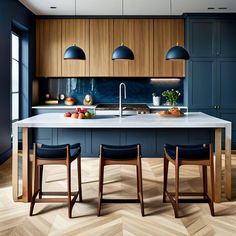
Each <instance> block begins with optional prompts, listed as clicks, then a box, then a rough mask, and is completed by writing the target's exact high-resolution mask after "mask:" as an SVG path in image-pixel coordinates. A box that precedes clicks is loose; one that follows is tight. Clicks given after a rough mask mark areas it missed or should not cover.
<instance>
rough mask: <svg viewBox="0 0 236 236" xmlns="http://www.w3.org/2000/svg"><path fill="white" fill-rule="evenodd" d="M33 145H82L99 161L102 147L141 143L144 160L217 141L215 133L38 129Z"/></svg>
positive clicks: (160, 130)
mask: <svg viewBox="0 0 236 236" xmlns="http://www.w3.org/2000/svg"><path fill="white" fill-rule="evenodd" d="M33 133H34V136H33V142H40V143H47V144H54V145H55V144H65V143H68V144H71V143H75V142H79V143H81V148H82V156H83V157H98V155H99V147H100V144H111V145H128V144H135V143H140V144H141V148H142V154H143V156H144V157H162V156H163V145H164V144H165V143H170V144H199V143H209V142H213V141H214V130H212V129H172V128H170V129H166V128H165V129H148V128H144V129H143V128H140V129H137V128H135V129H106V128H102V129H82V128H78V129H74V128H66V129H51V128H48V129H46V128H45V129H34V132H33Z"/></svg>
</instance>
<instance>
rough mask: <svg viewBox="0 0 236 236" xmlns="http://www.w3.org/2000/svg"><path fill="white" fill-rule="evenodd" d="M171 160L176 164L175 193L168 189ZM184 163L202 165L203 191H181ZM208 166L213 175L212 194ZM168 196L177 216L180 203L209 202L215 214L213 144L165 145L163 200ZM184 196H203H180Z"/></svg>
mask: <svg viewBox="0 0 236 236" xmlns="http://www.w3.org/2000/svg"><path fill="white" fill-rule="evenodd" d="M169 162H171V163H172V164H174V165H175V193H173V192H169V191H168V190H167V179H168V167H169ZM182 165H201V166H202V174H203V192H200V193H197V192H194V193H191V192H179V167H180V166H182ZM207 166H209V167H210V177H211V196H209V194H208V191H207ZM166 196H168V198H169V200H170V202H171V204H172V206H173V208H174V213H175V217H176V218H177V217H179V213H178V212H179V203H190V202H191V203H192V202H194V203H202V202H207V203H208V204H209V207H210V211H211V215H212V216H214V215H215V213H214V205H213V200H214V199H213V196H214V166H213V153H212V144H200V145H170V144H165V145H164V184H163V202H166ZM180 196H181V197H182V196H188V197H189V196H194V197H196V196H197V197H202V198H200V199H199V198H181V199H180V198H179V197H180Z"/></svg>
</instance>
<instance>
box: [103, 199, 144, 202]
mask: <svg viewBox="0 0 236 236" xmlns="http://www.w3.org/2000/svg"><path fill="white" fill-rule="evenodd" d="M101 202H102V203H140V201H139V199H108V198H105V199H104V198H103V199H101Z"/></svg>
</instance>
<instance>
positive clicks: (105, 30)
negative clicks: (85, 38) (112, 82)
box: [89, 19, 113, 76]
mask: <svg viewBox="0 0 236 236" xmlns="http://www.w3.org/2000/svg"><path fill="white" fill-rule="evenodd" d="M89 42H90V60H89V62H90V76H112V75H113V68H112V59H111V56H112V51H113V20H112V19H109V20H108V19H91V20H90V40H89Z"/></svg>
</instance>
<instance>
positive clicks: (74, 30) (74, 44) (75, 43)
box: [74, 0, 76, 45]
mask: <svg viewBox="0 0 236 236" xmlns="http://www.w3.org/2000/svg"><path fill="white" fill-rule="evenodd" d="M75 18H76V0H75V15H74V42H75V40H76V38H75ZM74 45H76V43H75V44H74Z"/></svg>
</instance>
